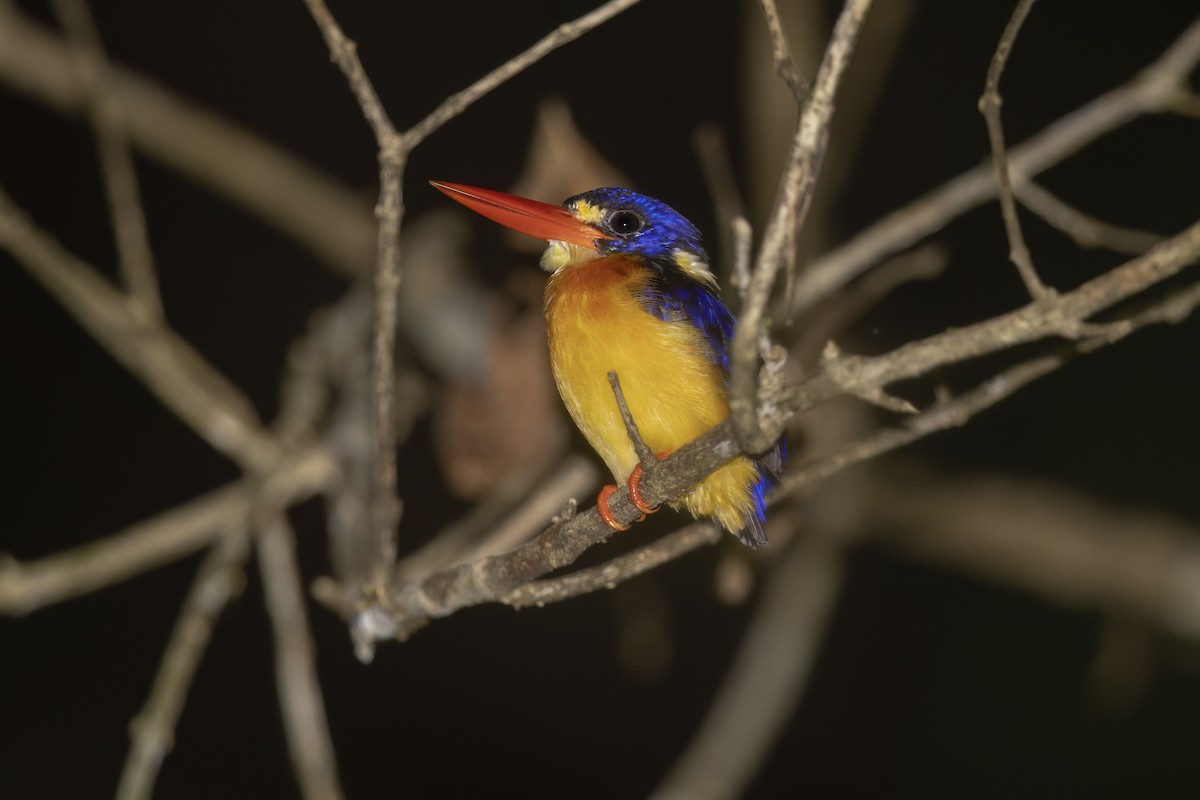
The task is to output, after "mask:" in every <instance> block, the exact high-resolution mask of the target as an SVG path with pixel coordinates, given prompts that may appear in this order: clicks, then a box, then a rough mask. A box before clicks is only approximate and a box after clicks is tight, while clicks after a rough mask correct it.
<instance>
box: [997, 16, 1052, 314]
mask: <svg viewBox="0 0 1200 800" xmlns="http://www.w3.org/2000/svg"><path fill="white" fill-rule="evenodd" d="M1033 3H1034V0H1017V7H1016V8H1015V9H1013V13H1012V17H1011V18H1010V19H1009V21H1008V25H1007V26H1006V27H1005V28H1004V33H1003V34H1002V35H1001V36H1000V43H999V44H998V45H996V52H995V54H993V55H992V63H991V65H990V66H989V67H988V72H987V84H986V86H985V87H984V90H983V96H982V97H980V98H979V110H980V112H981V113H982V114H983V118H984V119H985V120H986V121H987V132H988V141H989V142H990V143H991V147H992V164H993V165H994V166H995V169H996V183H997V184H998V185H999V187H1000V188H999V193H1000V212H1001V214H1002V215H1003V217H1004V230H1005V231H1006V232H1007V234H1008V255H1009V258H1010V259H1012V262H1013V264H1015V265H1016V267H1017V272H1019V273H1020V275H1021V280H1022V281H1023V282H1024V283H1025V288H1026V289H1027V290H1028V291H1029V295H1030V297H1032V298H1033V299H1034V300H1042V299H1044V298H1046V297H1049V296H1050V295H1052V294H1053V290H1051V289H1048V288H1046V286H1045V284H1043V283H1042V281H1041V279H1040V278H1039V277H1038V274H1037V270H1036V269H1035V268H1034V266H1033V258H1032V257H1031V256H1030V254H1029V247H1028V245H1026V244H1025V235H1024V234H1023V233H1022V232H1021V220H1020V219H1019V218H1018V217H1017V201H1016V200H1015V199H1014V198H1013V187H1012V177H1011V175H1010V174H1009V171H1008V151H1007V150H1006V149H1005V147H1004V126H1003V124H1002V123H1001V122H1000V104H1001V99H1000V76H1001V75H1003V74H1004V67H1005V66H1006V65H1007V64H1008V56H1009V53H1011V52H1012V48H1013V44H1014V43H1015V42H1016V40H1017V34H1019V33H1020V32H1021V25H1022V24H1024V22H1025V17H1026V16H1028V14H1029V10H1030V9H1031V8H1032V7H1033Z"/></svg>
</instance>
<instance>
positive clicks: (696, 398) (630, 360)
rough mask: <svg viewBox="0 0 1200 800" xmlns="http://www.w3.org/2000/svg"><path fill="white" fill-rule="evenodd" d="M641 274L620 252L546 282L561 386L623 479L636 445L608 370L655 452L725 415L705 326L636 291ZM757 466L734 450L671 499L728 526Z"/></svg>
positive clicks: (748, 493)
mask: <svg viewBox="0 0 1200 800" xmlns="http://www.w3.org/2000/svg"><path fill="white" fill-rule="evenodd" d="M646 279H647V275H646V274H645V273H644V272H643V270H642V268H641V267H639V266H637V265H635V264H631V263H630V262H628V261H626V260H624V259H621V258H617V257H614V258H605V259H599V260H596V261H591V262H588V263H587V264H585V265H582V266H580V267H576V268H574V269H569V270H565V271H563V272H561V273H559V274H556V275H554V276H552V277H551V279H550V282H549V284H548V285H547V287H546V330H547V335H548V338H549V342H550V364H551V367H552V368H553V371H554V380H555V382H556V383H557V384H558V391H559V394H561V395H562V399H563V402H564V403H565V404H566V406H567V411H568V412H570V414H571V418H572V419H574V420H575V424H576V425H578V426H579V429H580V431H581V432H582V433H583V435H584V436H585V437H586V438H587V440H588V442H589V443H590V444H591V445H592V447H594V448H595V449H596V452H597V453H599V454H600V457H601V458H602V459H604V463H605V464H607V465H608V468H609V469H610V470H611V471H612V473H613V477H614V478H615V479H616V480H617V481H618V482H621V483H624V482H625V481H626V480H628V478H629V473H630V472H632V471H633V467H634V465H636V464H637V454H636V453H635V452H634V449H633V444H632V443H631V442H630V441H629V435H628V434H627V433H626V431H625V425H624V423H623V422H622V420H621V412H620V410H619V409H618V408H617V402H616V399H615V398H614V396H613V392H612V388H611V386H609V383H608V372H609V371H610V370H613V371H615V372H616V373H617V375H618V376H619V377H620V379H621V390H622V392H623V393H624V395H625V400H626V402H627V404H628V405H629V411H630V413H631V414H632V415H633V419H634V421H635V422H637V425H638V428H639V430H640V431H641V434H642V438H643V439H644V440H645V441H646V444H647V445H649V447H650V449H651V450H653V451H654V452H655V453H661V452H664V451H665V452H674V451H675V450H677V449H678V448H679V447H681V446H683V445H685V444H687V443H688V442H690V441H692V440H693V439H695V438H697V437H698V436H700V435H701V434H703V433H705V432H706V431H708V430H710V429H711V428H713V427H715V426H716V425H718V424H719V423H721V422H722V421H723V420H724V419H725V418H726V417H727V416H728V415H729V405H728V402H727V399H726V393H725V388H724V380H723V375H722V373H721V368H720V367H719V366H718V365H717V364H715V363H714V362H713V360H712V356H711V355H710V351H709V349H708V346H707V344H706V342H705V341H704V338H703V334H701V333H700V331H698V330H697V329H696V328H694V327H693V326H692V325H690V324H688V323H686V322H664V321H662V320H660V319H658V318H657V317H655V316H653V315H651V314H649V313H647V312H646V310H645V309H644V308H642V305H641V303H640V301H639V300H638V299H637V297H636V296H635V293H636V289H637V288H638V287H639V286H641V285H643V284H644V282H645V280H646ZM757 480H758V470H757V469H756V468H755V466H754V465H753V464H752V463H751V462H750V460H749V459H747V458H745V457H741V456H739V457H738V458H736V459H734V460H733V461H731V462H729V463H728V464H726V465H725V466H723V467H721V468H720V469H719V470H717V471H716V472H714V473H713V474H711V475H709V476H708V477H707V478H705V479H704V481H703V482H701V483H700V484H698V485H697V486H695V487H693V488H692V489H691V490H690V491H689V492H688V493H687V494H685V495H684V496H683V497H681V498H680V499H679V502H678V503H672V506H673V507H678V506H679V505H682V506H684V507H686V508H687V509H688V511H690V512H691V513H692V514H693V515H695V516H701V517H713V518H714V519H716V520H717V521H718V522H719V523H720V524H721V525H722V526H724V527H725V528H727V529H728V530H730V531H734V532H737V531H739V530H741V529H742V528H743V527H744V526H745V521H746V517H747V515H748V514H751V513H753V507H754V495H753V492H752V487H753V486H754V484H755V483H756V482H757Z"/></svg>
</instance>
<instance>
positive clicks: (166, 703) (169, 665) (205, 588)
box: [117, 522, 250, 800]
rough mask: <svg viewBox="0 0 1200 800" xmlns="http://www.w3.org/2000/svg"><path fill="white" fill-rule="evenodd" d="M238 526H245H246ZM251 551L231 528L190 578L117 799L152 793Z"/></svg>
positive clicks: (136, 724) (133, 728) (133, 730)
mask: <svg viewBox="0 0 1200 800" xmlns="http://www.w3.org/2000/svg"><path fill="white" fill-rule="evenodd" d="M235 526H236V527H241V528H244V527H245V524H244V522H239V523H235ZM249 553H250V542H249V539H248V537H247V535H246V532H245V530H240V531H237V532H228V533H226V534H225V536H224V538H222V539H221V540H219V541H218V542H217V543H216V544H215V545H213V547H212V549H211V550H209V553H208V555H207V556H206V557H205V559H204V562H203V563H202V564H201V565H200V569H199V570H197V572H196V577H195V578H193V579H192V588H191V589H189V590H188V595H187V598H186V599H185V600H184V601H183V609H182V610H181V611H180V612H179V619H178V620H176V622H175V629H174V630H173V631H172V632H171V638H170V641H168V642H167V647H166V649H165V651H164V652H163V658H162V662H161V663H160V664H159V667H158V673H157V674H156V675H155V676H154V683H153V685H152V686H151V687H150V696H149V697H148V698H147V699H146V704H145V705H144V706H143V707H142V710H141V711H139V712H138V715H137V716H136V717H134V719H133V722H132V723H131V724H130V726H129V727H130V734H131V737H132V739H133V742H132V744H131V746H130V748H129V755H128V756H127V757H126V759H125V767H124V769H123V770H122V771H121V782H120V783H119V784H118V786H117V800H148V798H150V797H151V795H152V793H153V791H154V782H155V780H157V778H158V771H159V768H160V767H161V766H162V762H163V759H164V758H166V756H167V754H168V753H170V752H171V749H172V747H174V744H175V728H176V725H177V723H178V722H179V716H180V714H182V713H183V706H184V703H185V702H186V701H187V695H188V691H189V690H190V689H191V686H192V679H193V678H194V677H195V675H196V669H197V668H198V667H199V666H200V660H201V659H202V658H203V657H204V652H205V651H206V650H207V649H208V643H209V640H210V639H211V638H212V632H213V628H214V627H215V626H216V624H217V619H218V618H219V617H220V616H221V612H222V611H224V610H225V607H226V606H227V605H228V604H229V603H230V602H231V601H232V600H233V599H234V598H235V597H236V596H237V595H238V593H239V592H240V591H241V588H242V583H243V581H244V579H245V576H244V574H243V569H244V567H245V563H246V558H247V557H248V556H249Z"/></svg>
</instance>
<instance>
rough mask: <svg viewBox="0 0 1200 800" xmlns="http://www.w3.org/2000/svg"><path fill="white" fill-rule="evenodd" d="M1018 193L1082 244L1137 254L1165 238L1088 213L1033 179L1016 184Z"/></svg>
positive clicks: (1041, 214) (1031, 207)
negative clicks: (1109, 221)
mask: <svg viewBox="0 0 1200 800" xmlns="http://www.w3.org/2000/svg"><path fill="white" fill-rule="evenodd" d="M1016 193H1017V199H1018V200H1020V201H1021V203H1022V204H1023V205H1024V206H1025V207H1026V208H1028V209H1029V210H1030V211H1032V212H1033V213H1035V214H1037V215H1038V216H1039V217H1041V218H1042V219H1043V220H1045V221H1046V222H1047V223H1049V224H1050V225H1053V226H1054V227H1055V228H1058V229H1059V230H1060V231H1062V232H1063V233H1065V234H1066V235H1067V236H1070V237H1071V238H1072V239H1074V240H1075V243H1076V244H1078V245H1079V246H1080V247H1104V248H1107V249H1109V250H1112V251H1113V252H1116V253H1124V254H1126V255H1131V256H1136V255H1138V254H1140V253H1144V252H1146V251H1147V250H1149V249H1150V248H1151V247H1154V245H1156V244H1158V243H1159V242H1161V241H1162V240H1163V237H1162V236H1161V235H1159V234H1157V233H1150V232H1149V231H1139V230H1134V229H1133V228H1122V227H1120V226H1119V225H1112V224H1110V223H1107V222H1104V221H1103V220H1099V219H1096V218H1095V217H1092V216H1089V215H1087V214H1085V213H1083V212H1082V211H1080V210H1079V209H1077V208H1075V207H1073V206H1070V205H1068V204H1067V203H1065V202H1063V201H1062V200H1061V199H1060V198H1058V197H1056V196H1055V195H1053V194H1051V193H1050V192H1048V191H1046V189H1045V188H1044V187H1042V186H1041V185H1039V184H1037V183H1035V182H1033V181H1027V182H1026V183H1024V184H1022V185H1021V186H1018V187H1016Z"/></svg>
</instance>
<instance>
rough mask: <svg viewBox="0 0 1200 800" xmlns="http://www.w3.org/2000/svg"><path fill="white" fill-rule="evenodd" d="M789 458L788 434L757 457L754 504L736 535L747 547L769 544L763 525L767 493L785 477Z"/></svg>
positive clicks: (753, 490) (755, 463) (755, 462)
mask: <svg viewBox="0 0 1200 800" xmlns="http://www.w3.org/2000/svg"><path fill="white" fill-rule="evenodd" d="M786 459H787V434H786V433H785V434H784V435H783V436H780V437H779V441H778V442H777V443H776V444H775V447H774V448H773V449H772V450H771V452H769V453H767V454H766V455H764V456H762V457H761V458H757V459H755V461H754V465H755V466H756V467H758V475H759V478H758V482H757V483H755V484H754V488H753V489H751V491H752V492H754V506H753V508H751V509H750V512H749V513H748V514H747V515H746V524H745V525H744V526H743V527H742V529H741V530H740V531H736V532H735V535H736V536H737V537H738V539H740V540H741V542H742V544H744V545H746V546H747V547H753V548H759V547H766V546H767V531H766V529H765V528H764V527H763V523H764V522H765V521H766V512H767V495H768V494H770V492H771V488H772V487H773V486H775V484H777V483H779V479H780V478H782V477H783V463H784V461H785V460H786Z"/></svg>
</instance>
